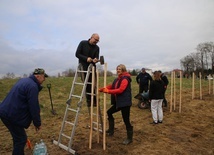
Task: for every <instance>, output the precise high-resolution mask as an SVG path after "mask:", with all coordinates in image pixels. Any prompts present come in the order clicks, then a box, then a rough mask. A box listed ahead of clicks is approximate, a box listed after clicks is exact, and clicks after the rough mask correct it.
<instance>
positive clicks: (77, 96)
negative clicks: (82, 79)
mask: <svg viewBox="0 0 214 155" xmlns="http://www.w3.org/2000/svg"><path fill="white" fill-rule="evenodd" d="M71 96H73V97H76V98H82V97H81V96H79V95H71Z"/></svg>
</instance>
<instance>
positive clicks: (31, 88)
mask: <svg viewBox="0 0 214 155" xmlns="http://www.w3.org/2000/svg"><path fill="white" fill-rule="evenodd" d="M45 77H47V74H46V73H45V71H44V70H43V69H41V68H38V69H35V71H34V72H33V75H30V76H29V77H28V78H22V79H20V80H19V81H18V82H17V83H16V84H15V85H14V86H13V87H12V89H11V90H10V92H9V93H8V95H7V96H6V97H5V99H4V100H3V101H2V103H1V104H0V118H1V120H2V122H3V123H4V125H5V126H6V127H7V128H8V130H9V131H10V134H11V135H12V137H13V153H12V154H13V155H24V147H25V145H26V142H27V134H26V131H25V129H27V128H28V127H29V126H30V124H31V122H33V124H34V126H35V130H36V131H38V130H40V129H41V118H40V107H39V101H38V95H39V91H41V89H42V86H41V84H42V83H43V82H44V81H45Z"/></svg>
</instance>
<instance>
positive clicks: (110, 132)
mask: <svg viewBox="0 0 214 155" xmlns="http://www.w3.org/2000/svg"><path fill="white" fill-rule="evenodd" d="M108 123H109V129H108V130H107V131H106V134H107V135H108V136H113V135H114V119H108Z"/></svg>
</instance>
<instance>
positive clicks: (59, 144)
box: [53, 140, 76, 154]
mask: <svg viewBox="0 0 214 155" xmlns="http://www.w3.org/2000/svg"><path fill="white" fill-rule="evenodd" d="M53 143H54V144H55V145H58V146H59V147H61V148H62V149H64V150H66V151H69V152H70V153H72V154H75V153H76V151H75V150H73V149H71V148H68V147H67V146H65V145H63V144H62V143H59V142H58V141H55V140H54V141H53Z"/></svg>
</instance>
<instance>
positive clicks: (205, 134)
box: [0, 77, 214, 155]
mask: <svg viewBox="0 0 214 155" xmlns="http://www.w3.org/2000/svg"><path fill="white" fill-rule="evenodd" d="M113 79H114V77H108V78H107V83H111V82H112V81H113ZM16 81H17V79H1V80H0V88H1V91H0V101H2V100H3V99H4V97H5V96H6V94H7V93H8V92H9V90H10V88H11V87H12V85H13V84H14V83H15V82H16ZM72 81H73V78H71V77H61V78H47V79H46V81H45V82H44V83H43V86H44V88H43V90H42V91H41V92H40V95H39V101H40V107H41V117H42V129H41V131H40V132H38V133H36V132H35V131H34V127H33V125H31V126H30V127H29V129H27V134H28V137H29V139H30V140H31V142H32V144H33V145H34V144H35V143H36V142H38V141H39V140H40V139H43V140H44V141H45V143H46V144H47V146H48V152H49V154H50V155H58V154H61V155H66V154H69V153H68V152H66V151H65V150H63V149H60V148H58V147H57V146H56V145H54V144H52V141H53V140H58V135H59V131H60V128H61V123H62V120H63V116H64V112H65V107H66V101H67V99H68V97H69V93H70V89H71V85H72ZM99 81H100V87H102V86H103V78H102V77H100V80H99ZM169 81H171V79H170V78H169ZM49 83H50V84H51V95H52V100H53V107H54V110H55V111H56V113H57V115H53V114H52V113H51V104H50V98H49V93H48V88H47V84H49ZM170 86H171V85H169V86H168V89H167V92H166V97H167V100H168V101H169V102H170V99H171V92H170V91H171V89H170ZM179 87H180V79H179V78H178V79H176V101H175V105H176V107H175V110H174V108H173V111H172V112H170V108H169V107H170V106H168V107H164V121H163V124H158V125H155V126H154V125H151V124H150V122H151V121H152V116H151V112H150V110H149V109H139V108H138V107H137V102H138V101H137V100H136V99H134V98H133V106H132V108H131V122H132V124H133V126H134V137H133V143H131V144H130V145H128V146H124V145H122V144H121V142H122V141H123V139H125V138H126V130H125V126H124V123H123V121H122V118H121V113H120V112H118V113H116V114H115V122H116V124H115V128H116V129H115V135H114V136H113V137H107V139H106V144H107V145H106V150H103V146H102V135H100V139H101V142H100V143H96V135H95V134H93V143H92V149H89V147H88V146H89V128H88V127H87V126H88V124H89V117H88V110H87V107H86V105H85V103H84V104H83V106H82V109H81V113H80V116H79V121H78V126H77V131H76V133H75V138H74V143H73V147H72V148H73V149H74V150H76V151H77V152H78V154H83V155H92V154H93V155H94V154H98V155H99V154H106V155H107V154H109V155H116V154H133V155H134V154H139V155H141V154H159V155H160V154H175V155H181V154H182V155H183V154H186V155H188V154H198V155H207V154H210V155H211V154H214V130H213V129H214V95H213V81H211V87H209V81H208V80H202V95H203V98H202V99H200V97H199V95H200V92H199V88H200V85H199V80H198V79H196V80H195V99H192V79H182V92H181V95H182V96H181V99H182V100H181V105H182V106H181V113H179V112H178V110H179V98H180V90H179ZM209 88H210V90H209ZM209 91H210V94H209ZM137 92H138V85H137V84H136V80H135V77H132V95H133V97H134V96H135V95H136V94H137ZM109 97H110V95H107V108H108V107H110V100H109ZM72 103H73V102H72ZM73 104H74V106H75V104H76V103H73ZM100 104H101V106H103V94H100ZM0 137H1V140H0V155H4V154H6V155H7V154H8V155H9V154H11V150H12V139H11V136H10V134H9V132H8V131H7V129H6V128H5V127H4V126H3V124H2V122H1V121H0ZM25 152H26V154H31V152H32V150H29V149H27V148H26V150H25Z"/></svg>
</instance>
